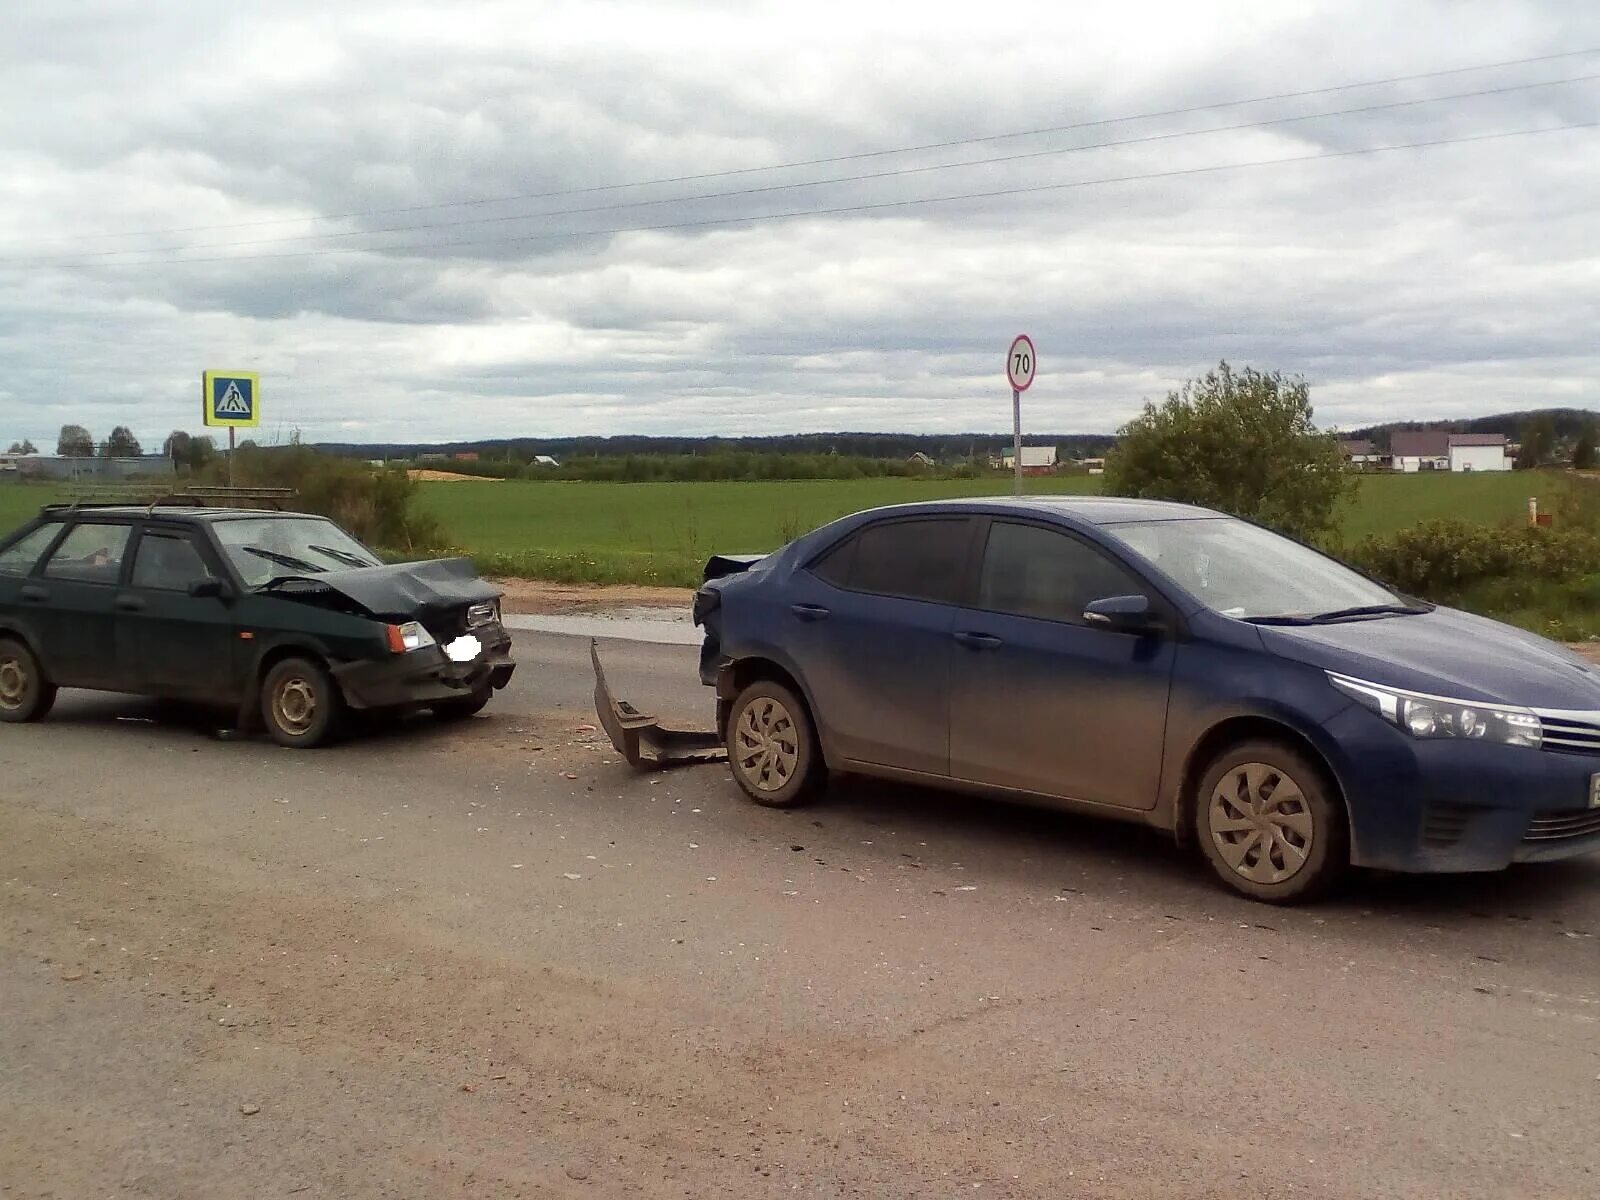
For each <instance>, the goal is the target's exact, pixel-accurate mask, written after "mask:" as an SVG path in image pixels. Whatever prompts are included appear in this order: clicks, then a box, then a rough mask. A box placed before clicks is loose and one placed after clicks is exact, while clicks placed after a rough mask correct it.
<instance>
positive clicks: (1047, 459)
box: [1000, 446, 1056, 475]
mask: <svg viewBox="0 0 1600 1200" xmlns="http://www.w3.org/2000/svg"><path fill="white" fill-rule="evenodd" d="M1000 465H1001V466H1002V467H1004V468H1005V469H1006V470H1007V471H1010V470H1014V469H1015V465H1016V457H1015V455H1013V454H1012V453H1011V452H1009V451H1007V452H1006V453H1004V454H1002V455H1001V456H1000ZM1055 469H1056V448H1055V447H1054V446H1024V447H1023V448H1022V473H1023V474H1024V475H1050V474H1053V473H1054V471H1055Z"/></svg>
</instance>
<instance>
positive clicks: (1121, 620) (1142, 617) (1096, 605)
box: [1083, 596, 1161, 633]
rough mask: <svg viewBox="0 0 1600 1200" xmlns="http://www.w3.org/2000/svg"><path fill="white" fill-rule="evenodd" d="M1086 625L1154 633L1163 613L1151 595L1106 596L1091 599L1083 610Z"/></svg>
mask: <svg viewBox="0 0 1600 1200" xmlns="http://www.w3.org/2000/svg"><path fill="white" fill-rule="evenodd" d="M1083 620H1084V623H1085V624H1086V625H1096V626H1098V627H1100V628H1101V629H1115V630H1117V631H1118V632H1120V633H1153V632H1154V631H1155V630H1156V629H1157V628H1159V627H1160V625H1161V615H1160V614H1159V613H1158V612H1156V610H1155V608H1154V606H1152V605H1151V603H1150V597H1149V596H1106V597H1104V598H1102V599H1100V600H1091V601H1090V602H1089V604H1088V606H1087V607H1086V608H1084V610H1083Z"/></svg>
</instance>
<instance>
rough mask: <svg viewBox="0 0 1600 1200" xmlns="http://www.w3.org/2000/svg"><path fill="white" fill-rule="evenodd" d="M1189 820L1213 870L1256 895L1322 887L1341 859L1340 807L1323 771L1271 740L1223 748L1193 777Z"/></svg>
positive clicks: (1288, 900) (1309, 895)
mask: <svg viewBox="0 0 1600 1200" xmlns="http://www.w3.org/2000/svg"><path fill="white" fill-rule="evenodd" d="M1196 801H1197V803H1196V805H1195V824H1196V826H1197V829H1196V833H1197V835H1198V837H1199V841H1200V846H1201V849H1202V850H1203V851H1204V852H1205V856H1206V860H1207V861H1208V862H1210V864H1211V867H1212V869H1213V870H1214V871H1216V873H1217V875H1218V876H1219V877H1220V878H1221V879H1222V880H1223V882H1225V883H1227V884H1228V885H1229V886H1230V887H1232V888H1234V889H1236V890H1237V891H1240V892H1243V893H1244V894H1245V895H1247V896H1250V897H1252V898H1254V899H1256V900H1265V901H1267V902H1268V903H1272V904H1294V903H1299V902H1302V901H1306V900H1310V899H1313V898H1315V897H1317V896H1320V895H1322V894H1324V893H1325V892H1326V891H1327V890H1328V889H1329V888H1330V887H1332V886H1333V884H1334V883H1335V882H1336V881H1337V880H1338V878H1339V876H1340V875H1341V874H1342V873H1343V872H1344V870H1345V868H1346V867H1347V866H1348V865H1349V861H1350V849H1349V845H1350V843H1349V834H1348V829H1347V826H1346V824H1345V818H1344V810H1343V808H1342V807H1341V805H1340V804H1339V801H1338V799H1337V797H1336V795H1335V794H1334V790H1333V788H1332V787H1330V786H1329V784H1328V782H1327V779H1326V777H1325V775H1324V773H1323V772H1322V771H1320V770H1318V769H1317V767H1316V766H1314V765H1313V764H1312V763H1311V762H1309V761H1308V760H1307V759H1306V758H1305V757H1304V756H1303V755H1302V754H1300V753H1298V752H1297V751H1295V750H1293V749H1291V748H1290V747H1289V746H1286V745H1283V744H1280V743H1278V742H1269V741H1249V742H1242V743H1240V744H1239V745H1237V746H1234V747H1232V748H1231V749H1229V750H1227V751H1225V752H1224V753H1223V754H1221V755H1220V756H1218V758H1217V759H1216V760H1215V761H1214V762H1213V763H1212V765H1211V768H1210V770H1208V771H1207V772H1206V774H1205V777H1204V778H1203V779H1202V780H1201V783H1200V789H1199V794H1198V795H1197V796H1196Z"/></svg>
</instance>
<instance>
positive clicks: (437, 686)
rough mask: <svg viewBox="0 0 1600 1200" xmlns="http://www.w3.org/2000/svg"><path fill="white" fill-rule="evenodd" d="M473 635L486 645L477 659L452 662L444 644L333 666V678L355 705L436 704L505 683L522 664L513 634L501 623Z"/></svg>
mask: <svg viewBox="0 0 1600 1200" xmlns="http://www.w3.org/2000/svg"><path fill="white" fill-rule="evenodd" d="M473 635H474V636H475V637H477V638H478V639H479V640H480V641H482V642H483V644H484V647H483V652H482V653H481V654H479V655H478V657H477V658H475V659H473V660H472V661H471V662H464V663H458V662H451V661H450V659H449V658H448V657H447V656H446V654H445V652H444V650H443V649H441V648H440V647H438V646H427V647H425V648H423V649H421V650H413V651H411V652H410V653H409V654H396V655H393V656H392V657H390V658H386V659H375V660H364V661H361V662H352V663H343V664H341V665H339V666H336V667H334V668H333V677H334V679H335V680H336V681H337V682H338V684H339V688H340V690H341V691H343V692H344V698H345V702H346V703H348V704H349V705H350V707H351V708H397V707H402V706H404V705H410V704H435V703H437V702H439V701H441V700H455V699H459V698H461V697H463V696H468V695H471V694H472V693H473V692H476V691H479V690H481V689H482V688H484V687H491V688H495V689H496V690H498V689H500V688H503V687H505V685H506V684H507V683H509V682H510V681H511V673H512V672H513V671H515V670H516V666H517V665H516V663H515V662H513V661H512V659H511V638H510V636H509V635H508V634H507V633H506V632H505V630H504V629H503V628H501V627H500V626H499V625H496V626H493V627H492V628H489V629H475V630H473Z"/></svg>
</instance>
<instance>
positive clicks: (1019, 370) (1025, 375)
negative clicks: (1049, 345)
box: [1006, 333, 1039, 392]
mask: <svg viewBox="0 0 1600 1200" xmlns="http://www.w3.org/2000/svg"><path fill="white" fill-rule="evenodd" d="M1038 368H1039V359H1038V356H1037V355H1035V354H1034V352H1033V339H1032V338H1030V337H1029V336H1028V335H1027V334H1025V333H1019V334H1018V335H1017V340H1016V341H1014V342H1012V343H1011V349H1010V351H1009V352H1007V354H1006V378H1007V379H1008V380H1010V381H1011V388H1012V390H1013V391H1017V392H1025V391H1027V390H1028V387H1029V385H1030V384H1032V383H1033V374H1034V372H1035V371H1037V370H1038Z"/></svg>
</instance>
